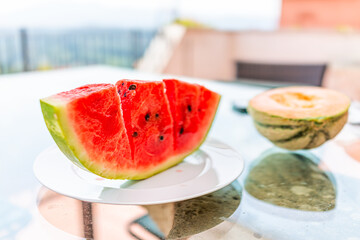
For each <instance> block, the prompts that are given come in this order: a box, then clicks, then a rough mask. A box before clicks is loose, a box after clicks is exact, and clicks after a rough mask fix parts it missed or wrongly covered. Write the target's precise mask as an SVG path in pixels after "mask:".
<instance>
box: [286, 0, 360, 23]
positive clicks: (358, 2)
mask: <svg viewBox="0 0 360 240" xmlns="http://www.w3.org/2000/svg"><path fill="white" fill-rule="evenodd" d="M280 26H281V27H286V28H288V27H291V28H294V27H295V28H329V29H335V28H340V29H341V28H355V29H360V0H305V1H304V0H283V1H282V10H281V21H280Z"/></svg>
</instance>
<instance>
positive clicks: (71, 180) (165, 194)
mask: <svg viewBox="0 0 360 240" xmlns="http://www.w3.org/2000/svg"><path fill="white" fill-rule="evenodd" d="M243 169H244V161H243V159H242V158H241V157H240V155H239V154H238V153H237V152H236V151H234V150H233V149H232V148H230V147H229V146H227V145H225V144H223V143H221V142H219V141H217V140H207V141H206V142H205V143H204V144H203V145H202V146H201V148H200V149H199V150H198V151H196V152H195V153H194V154H192V155H190V156H188V157H187V158H186V159H185V160H184V161H183V162H182V163H180V164H178V165H176V166H174V167H172V168H170V169H168V170H166V171H164V172H161V173H159V174H157V175H155V176H153V177H150V178H148V179H145V180H141V181H132V180H109V179H104V178H101V177H99V176H97V175H95V174H92V173H90V172H87V171H84V170H82V169H80V168H78V167H77V166H75V165H74V164H72V163H71V162H70V160H68V159H67V158H66V157H65V155H64V154H62V152H61V151H60V150H59V149H58V147H57V146H53V147H50V148H48V149H46V150H45V151H43V152H42V153H41V154H40V155H39V156H38V157H37V159H36V160H35V163H34V173H35V176H36V177H37V179H38V180H39V181H40V182H41V183H42V184H43V185H44V186H46V187H47V188H49V189H51V190H53V191H55V192H57V193H60V194H63V195H65V196H69V197H72V198H76V199H79V200H83V201H87V202H97V203H107V204H134V205H150V204H160V203H167V202H176V201H182V200H186V199H190V198H194V197H198V196H201V195H204V194H207V193H210V192H213V191H216V190H218V189H220V188H222V187H225V186H226V185H228V184H230V183H231V182H233V181H234V180H235V179H237V178H238V177H239V176H240V174H241V172H242V171H243Z"/></svg>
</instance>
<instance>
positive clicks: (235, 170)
mask: <svg viewBox="0 0 360 240" xmlns="http://www.w3.org/2000/svg"><path fill="white" fill-rule="evenodd" d="M54 150H57V151H58V152H59V153H61V152H60V150H59V149H58V147H57V146H56V145H53V146H51V147H49V148H47V149H45V150H44V151H42V152H41V153H40V154H39V155H38V157H37V158H36V160H35V162H34V165H33V171H34V174H35V176H36V178H37V179H38V181H39V182H40V183H41V184H42V185H43V186H45V187H46V188H48V189H50V190H52V191H54V192H57V193H59V194H61V195H64V196H67V197H71V198H75V199H78V200H81V201H85V202H92V203H104V204H118V205H153V204H164V203H169V202H178V201H183V200H187V199H192V198H196V197H199V196H203V195H206V194H209V193H211V192H214V191H217V190H219V189H221V188H223V187H225V186H227V185H229V184H231V183H232V182H233V181H235V180H236V179H237V178H238V177H239V176H240V175H241V173H242V172H243V170H244V160H243V158H242V157H241V156H240V154H239V153H238V152H237V151H235V150H234V149H232V148H231V147H229V146H228V145H226V144H224V143H222V142H220V141H218V140H215V139H208V140H206V141H205V142H204V144H203V145H202V146H201V147H200V150H198V151H203V152H204V153H205V154H207V155H208V156H210V160H209V161H210V162H211V165H213V163H216V164H215V165H216V166H218V167H219V166H220V169H219V168H215V167H213V166H210V170H213V171H214V172H215V173H216V174H222V175H221V176H222V177H224V176H225V175H226V177H225V178H226V180H223V181H221V182H219V183H218V184H216V185H213V186H210V185H209V186H207V187H205V189H203V190H201V191H197V192H196V191H195V192H194V190H192V188H193V187H194V186H193V185H187V186H185V187H184V188H183V189H181V190H185V191H184V192H185V193H184V194H180V196H171V197H165V198H159V199H156V200H144V199H138V200H135V199H134V200H132V201H128V200H119V199H116V198H115V197H107V198H106V199H104V198H102V199H100V198H96V197H91V198H89V197H88V196H79V195H76V194H73V193H70V192H71V191H66V190H65V191H64V190H61V189H59V188H58V187H54V186H53V185H52V184H51V183H49V182H48V181H49V180H50V179H46V178H45V179H44V175H43V172H42V171H43V170H44V169H43V167H44V166H43V161H44V160H43V159H45V157H46V155H47V154H49V152H50V151H54ZM225 150H226V151H227V153H228V154H231V156H227V157H222V158H221V159H220V158H216V156H214V155H216V154H220V155H221V154H223V152H222V151H225ZM198 151H197V152H198ZM61 154H62V153H61ZM192 155H193V154H192ZM217 157H218V156H217ZM61 158H66V157H65V156H64V155H63V154H62V156H61ZM65 160H66V161H64V162H66V163H63V164H67V165H68V166H69V169H70V167H71V166H75V165H74V164H72V163H71V162H70V160H68V159H65ZM57 161H59V160H57ZM184 161H186V159H185V160H184ZM224 161H225V162H226V161H227V162H226V163H224V164H230V165H231V164H235V166H234V165H231V166H228V167H229V168H228V169H229V170H231V172H230V175H229V174H227V173H226V172H224V169H223V168H221V165H219V164H220V163H221V162H224ZM45 164H46V163H45ZM171 169H172V168H171ZM166 171H168V170H165V172H166ZM219 171H223V172H219ZM59 172H60V173H61V171H59ZM160 174H161V173H160ZM199 177H201V175H199ZM79 180H80V181H81V180H82V179H80V178H79ZM142 181H146V179H145V180H142ZM198 181H199V180H198ZM193 182H194V181H192V182H191V181H190V184H191V183H193ZM195 183H196V181H195ZM57 184H61V181H59V182H58V183H57ZM83 184H85V186H86V185H87V186H88V187H89V191H92V189H93V190H94V192H96V191H100V190H101V188H103V189H102V191H104V190H105V191H110V195H114V196H117V194H121V193H123V194H124V193H125V194H126V193H131V192H133V193H134V192H135V193H136V192H138V193H141V192H143V193H146V192H147V193H149V194H151V193H154V191H155V194H156V191H162V192H164V191H167V190H170V191H171V190H172V188H174V186H168V187H162V188H158V189H157V188H151V189H141V190H137V189H122V188H121V189H110V188H107V187H102V186H99V185H94V184H89V183H87V182H85V181H84V183H83ZM159 189H160V190H159ZM177 190H179V189H177ZM173 195H174V194H173ZM175 195H176V193H175Z"/></svg>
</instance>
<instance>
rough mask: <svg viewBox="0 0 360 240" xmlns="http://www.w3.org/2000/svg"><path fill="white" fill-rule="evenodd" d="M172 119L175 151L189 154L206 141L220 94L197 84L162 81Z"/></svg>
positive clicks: (169, 80)
mask: <svg viewBox="0 0 360 240" xmlns="http://www.w3.org/2000/svg"><path fill="white" fill-rule="evenodd" d="M163 81H164V83H165V85H166V95H167V97H168V99H169V103H170V109H171V114H172V117H173V119H174V141H175V142H174V152H175V153H177V154H185V155H189V154H191V153H192V152H194V151H195V150H196V149H198V148H199V147H200V145H201V144H202V142H203V141H204V140H205V138H206V135H207V133H208V131H209V129H210V127H211V123H212V122H213V119H214V117H215V114H216V110H217V107H218V104H219V101H220V95H219V94H217V93H214V92H212V91H210V90H208V89H206V88H205V87H202V86H200V85H197V84H190V83H186V82H182V81H179V80H176V79H164V80H163Z"/></svg>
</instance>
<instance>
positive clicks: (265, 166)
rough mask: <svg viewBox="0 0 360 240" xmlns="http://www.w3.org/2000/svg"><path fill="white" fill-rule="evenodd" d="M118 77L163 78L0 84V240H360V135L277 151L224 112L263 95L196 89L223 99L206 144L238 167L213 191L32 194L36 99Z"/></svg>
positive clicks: (242, 89)
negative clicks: (121, 198)
mask: <svg viewBox="0 0 360 240" xmlns="http://www.w3.org/2000/svg"><path fill="white" fill-rule="evenodd" d="M119 76H120V77H119ZM124 76H126V77H128V78H140V79H161V77H162V76H158V75H150V74H144V73H138V72H134V71H130V70H124V69H115V68H109V67H87V68H79V69H73V70H61V71H53V72H46V73H29V74H14V75H11V76H5V77H0V99H1V101H0V107H1V109H2V110H3V114H2V115H1V118H0V126H1V131H0V132H1V138H0V148H1V151H0V179H1V181H0V192H1V195H0V216H1V218H0V239H27V240H28V239H146V240H147V239H149V240H151V239H164V238H166V239H280V240H281V239H284V240H285V239H292V240H297V239H299V240H300V239H301V240H302V239H309V240H312V239H314V240H319V239H324V240H328V239H334V240H338V239H344V240H360V204H359V203H360V127H359V126H356V125H350V124H347V125H346V126H345V128H344V129H343V131H342V132H341V133H340V134H339V136H337V137H336V138H335V139H334V140H331V141H329V142H327V143H326V144H324V145H323V146H321V147H319V148H317V149H314V150H311V151H296V152H289V151H285V150H282V149H279V148H276V147H274V146H273V145H272V144H271V143H270V142H268V141H267V140H266V139H265V138H263V137H261V136H260V135H259V134H258V133H257V131H256V129H255V128H254V126H253V125H252V120H251V118H250V117H249V116H247V115H246V114H241V113H239V112H236V111H234V110H233V103H234V101H238V100H240V101H243V102H246V100H248V99H250V98H251V97H252V96H254V95H255V94H257V93H259V92H261V91H263V90H264V88H262V87H258V86H249V85H244V84H237V83H219V82H210V81H202V82H201V83H202V84H204V85H206V86H207V87H209V88H210V89H213V90H215V91H218V92H220V93H221V94H222V95H223V97H222V102H221V105H220V109H219V113H218V114H217V117H216V120H215V122H214V125H213V127H212V131H211V132H210V136H211V137H213V138H217V139H219V140H220V141H222V142H224V143H226V144H228V145H230V146H231V147H232V148H234V149H236V150H237V151H238V152H239V153H240V154H241V155H242V156H243V158H244V160H245V170H244V171H243V173H242V175H241V176H240V177H239V178H238V179H237V180H236V181H235V182H233V183H232V184H231V185H228V186H226V187H224V188H222V189H220V190H218V191H216V192H213V193H211V194H207V195H205V196H201V197H198V198H194V199H190V200H185V201H181V202H175V203H167V204H158V205H148V206H135V205H130V206H125V205H107V204H96V203H87V202H82V201H79V200H75V199H72V198H68V197H65V196H62V195H60V194H57V193H55V192H52V191H50V190H48V189H46V188H44V187H41V185H40V184H39V183H38V182H37V180H36V179H35V177H34V175H33V172H32V164H33V162H34V160H35V157H36V156H37V155H38V154H39V153H40V152H41V151H42V150H43V149H45V148H47V147H48V146H50V145H52V144H53V141H52V139H51V137H50V135H49V134H48V132H47V130H46V127H45V124H44V123H43V120H42V116H41V112H40V107H39V103H38V99H39V98H41V97H44V96H47V95H50V94H52V93H55V92H59V91H62V90H67V89H70V88H73V87H76V86H79V85H82V84H85V83H91V82H99V81H98V79H108V82H114V81H116V80H117V79H118V78H124ZM68 79H69V80H68ZM185 79H186V80H189V81H195V82H199V81H200V80H198V79H187V78H185ZM100 82H101V81H100ZM30 89H31V91H29V90H30Z"/></svg>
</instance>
